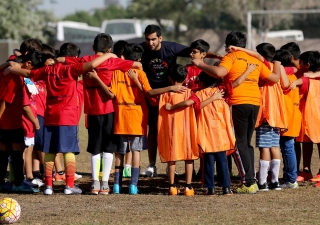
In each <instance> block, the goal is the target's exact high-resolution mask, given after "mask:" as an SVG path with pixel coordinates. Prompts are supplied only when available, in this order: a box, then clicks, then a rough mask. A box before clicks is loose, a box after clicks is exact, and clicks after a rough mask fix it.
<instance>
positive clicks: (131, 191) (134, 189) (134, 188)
mask: <svg viewBox="0 0 320 225" xmlns="http://www.w3.org/2000/svg"><path fill="white" fill-rule="evenodd" d="M136 194H138V187H137V186H136V185H134V184H130V186H129V195H136Z"/></svg>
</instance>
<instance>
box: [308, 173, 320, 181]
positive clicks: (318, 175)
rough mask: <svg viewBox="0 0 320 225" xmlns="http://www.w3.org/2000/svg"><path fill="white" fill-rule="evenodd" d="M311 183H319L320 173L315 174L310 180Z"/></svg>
mask: <svg viewBox="0 0 320 225" xmlns="http://www.w3.org/2000/svg"><path fill="white" fill-rule="evenodd" d="M310 181H311V182H319V181H320V172H318V173H317V175H316V176H315V177H313V178H312V179H310Z"/></svg>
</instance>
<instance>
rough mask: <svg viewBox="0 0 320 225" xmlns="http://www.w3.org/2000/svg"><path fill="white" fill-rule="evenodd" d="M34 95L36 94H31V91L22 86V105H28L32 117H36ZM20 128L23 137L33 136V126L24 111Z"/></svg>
mask: <svg viewBox="0 0 320 225" xmlns="http://www.w3.org/2000/svg"><path fill="white" fill-rule="evenodd" d="M36 96H37V95H32V94H31V93H29V92H28V91H27V88H26V87H25V86H24V87H23V97H22V99H23V100H22V106H30V109H31V111H32V113H33V115H34V117H37V108H36ZM22 128H23V130H24V136H25V137H28V138H32V137H34V135H35V132H36V130H35V127H34V125H33V123H32V122H31V120H30V119H29V118H28V116H27V114H26V112H24V111H23V114H22Z"/></svg>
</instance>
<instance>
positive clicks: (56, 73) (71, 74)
mask: <svg viewBox="0 0 320 225" xmlns="http://www.w3.org/2000/svg"><path fill="white" fill-rule="evenodd" d="M83 72H84V71H83V64H82V63H79V64H73V65H62V64H60V63H58V64H55V65H53V66H46V67H43V68H40V69H37V70H31V72H30V73H31V77H32V78H33V80H34V81H38V80H44V81H45V84H46V88H47V105H46V110H45V113H44V125H45V126H77V125H78V117H77V116H75V115H77V114H78V107H77V96H78V94H77V79H78V77H79V76H80V75H81V74H83Z"/></svg>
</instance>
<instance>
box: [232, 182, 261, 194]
mask: <svg viewBox="0 0 320 225" xmlns="http://www.w3.org/2000/svg"><path fill="white" fill-rule="evenodd" d="M237 193H238V194H255V193H257V190H256V187H255V184H252V185H251V186H250V187H247V186H246V185H244V184H242V185H241V186H240V187H238V188H237Z"/></svg>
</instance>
